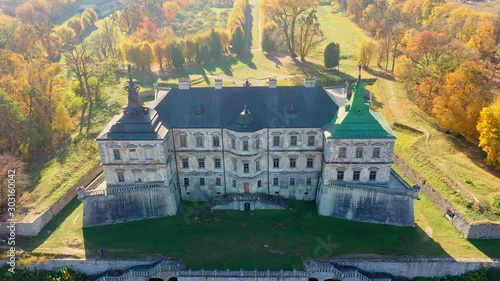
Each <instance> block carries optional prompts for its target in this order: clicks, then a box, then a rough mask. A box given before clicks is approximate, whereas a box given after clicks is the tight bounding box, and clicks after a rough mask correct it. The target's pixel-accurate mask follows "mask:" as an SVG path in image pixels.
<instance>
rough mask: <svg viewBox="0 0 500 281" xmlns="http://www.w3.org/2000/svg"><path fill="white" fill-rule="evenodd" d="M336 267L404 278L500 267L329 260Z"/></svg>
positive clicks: (452, 262)
mask: <svg viewBox="0 0 500 281" xmlns="http://www.w3.org/2000/svg"><path fill="white" fill-rule="evenodd" d="M330 262H332V263H334V264H336V265H345V266H355V267H357V268H359V269H361V270H363V271H366V272H385V273H389V274H391V275H394V276H401V277H406V278H415V277H445V276H447V275H461V274H464V273H466V272H468V271H472V270H478V269H481V268H483V267H491V266H494V267H500V262H488V263H483V262H457V261H455V260H453V259H451V258H449V259H447V258H443V259H424V258H422V259H406V260H405V259H398V260H353V259H331V260H330Z"/></svg>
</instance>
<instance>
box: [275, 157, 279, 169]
mask: <svg viewBox="0 0 500 281" xmlns="http://www.w3.org/2000/svg"><path fill="white" fill-rule="evenodd" d="M279 167H280V159H279V158H273V168H279Z"/></svg>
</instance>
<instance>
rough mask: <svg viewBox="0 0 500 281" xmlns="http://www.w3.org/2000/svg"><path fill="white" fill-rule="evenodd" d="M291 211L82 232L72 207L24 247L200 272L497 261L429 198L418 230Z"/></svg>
mask: <svg viewBox="0 0 500 281" xmlns="http://www.w3.org/2000/svg"><path fill="white" fill-rule="evenodd" d="M290 204H291V206H292V207H293V211H288V210H279V211H278V210H276V211H265V210H262V211H254V212H241V211H214V212H210V211H207V210H205V209H204V208H202V207H200V205H198V204H197V203H192V202H183V205H182V206H181V208H180V210H179V212H178V214H177V215H176V216H173V217H166V218H158V219H149V220H143V221H137V222H128V223H123V224H116V225H109V226H100V227H92V228H87V229H84V230H82V228H81V225H82V210H83V208H82V204H81V203H79V202H78V201H77V200H74V201H73V202H72V203H71V204H70V205H68V207H67V208H66V209H65V210H64V211H63V212H62V213H61V214H60V215H59V216H57V217H56V218H55V219H54V220H53V221H52V222H51V223H50V224H49V225H47V226H46V227H45V228H44V229H43V230H42V232H41V233H40V235H39V236H37V237H35V238H31V239H27V238H23V239H22V240H20V241H19V242H20V244H21V245H22V247H23V249H24V250H33V254H34V255H44V254H58V255H59V256H75V257H94V256H95V255H96V253H97V250H98V249H100V248H102V249H104V253H105V256H106V257H113V258H145V257H161V256H169V257H175V258H182V259H183V260H185V261H186V263H187V267H189V268H200V269H201V268H205V269H212V268H219V269H225V268H231V269H240V268H244V269H254V268H257V269H267V268H269V269H272V270H279V269H292V268H297V269H299V268H301V267H302V262H301V260H302V259H303V258H325V257H327V256H335V255H342V254H379V255H384V256H399V257H403V256H409V255H411V256H426V257H447V256H451V257H453V258H481V259H485V258H488V257H489V258H494V257H496V258H498V257H500V241H499V240H480V241H479V240H472V241H471V240H467V239H464V238H463V237H462V236H461V235H460V233H459V232H458V231H457V230H456V229H455V228H454V227H453V226H452V225H451V224H450V223H449V222H448V221H447V220H446V219H445V218H444V217H443V216H442V215H441V214H440V212H439V211H438V210H437V209H436V207H435V206H434V205H432V203H431V202H430V201H429V200H428V199H427V198H426V197H425V196H421V199H420V200H417V201H416V202H415V213H416V223H417V226H416V227H415V228H412V227H395V226H388V225H380V224H369V223H360V222H352V221H346V220H340V219H334V218H329V217H322V216H317V214H316V208H315V205H314V203H313V202H299V201H292V202H290ZM471 242H472V243H471ZM266 245H267V247H266ZM85 252H86V253H85Z"/></svg>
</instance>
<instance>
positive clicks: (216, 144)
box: [212, 136, 220, 147]
mask: <svg viewBox="0 0 500 281" xmlns="http://www.w3.org/2000/svg"><path fill="white" fill-rule="evenodd" d="M212 146H213V147H219V146H220V142H219V136H214V137H213V138H212Z"/></svg>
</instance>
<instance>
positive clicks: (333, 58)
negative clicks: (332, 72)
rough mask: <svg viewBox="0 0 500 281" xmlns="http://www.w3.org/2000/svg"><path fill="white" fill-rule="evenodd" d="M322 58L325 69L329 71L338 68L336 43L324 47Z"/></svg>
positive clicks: (337, 46)
mask: <svg viewBox="0 0 500 281" xmlns="http://www.w3.org/2000/svg"><path fill="white" fill-rule="evenodd" d="M323 56H324V62H325V67H326V68H330V69H331V68H334V67H338V66H339V60H340V45H339V44H338V43H335V42H331V43H330V44H328V45H327V46H326V48H325V52H324V55H323Z"/></svg>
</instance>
